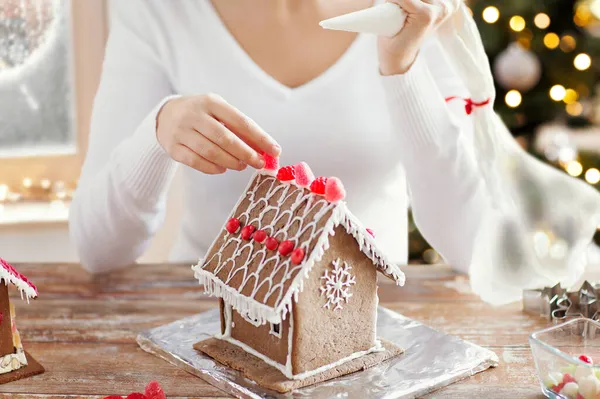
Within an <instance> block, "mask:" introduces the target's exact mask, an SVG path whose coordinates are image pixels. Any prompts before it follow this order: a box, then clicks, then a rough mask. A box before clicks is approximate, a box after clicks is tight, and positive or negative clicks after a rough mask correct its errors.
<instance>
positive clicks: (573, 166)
mask: <svg viewBox="0 0 600 399" xmlns="http://www.w3.org/2000/svg"><path fill="white" fill-rule="evenodd" d="M566 171H567V173H568V174H570V175H571V176H573V177H577V176H579V175H581V173H582V172H583V166H581V164H580V163H579V162H577V161H572V162H569V163H568V164H567V167H566Z"/></svg>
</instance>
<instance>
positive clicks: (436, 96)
mask: <svg viewBox="0 0 600 399" xmlns="http://www.w3.org/2000/svg"><path fill="white" fill-rule="evenodd" d="M382 80H383V84H384V90H385V92H386V98H387V103H388V108H389V112H390V116H391V124H392V129H394V130H395V131H396V132H398V134H399V135H400V137H399V140H400V146H399V150H398V152H399V156H400V157H401V160H402V162H403V165H404V168H405V171H406V177H407V181H408V185H409V190H410V196H411V206H412V211H413V216H414V220H415V223H416V224H417V226H418V228H419V230H420V231H421V233H422V234H423V236H424V237H425V238H426V239H427V240H428V241H429V243H430V244H431V245H432V246H433V247H434V248H435V249H436V250H437V251H438V252H439V253H440V255H441V256H442V257H443V258H444V260H445V261H446V262H448V263H449V264H451V265H452V266H453V267H454V268H455V269H458V270H460V271H463V272H466V271H468V269H469V266H470V264H471V260H472V254H473V248H474V241H475V236H476V234H477V231H478V230H479V227H480V223H481V220H482V219H483V216H484V215H485V212H488V211H489V210H490V209H491V203H490V201H489V198H488V196H487V193H486V190H485V187H484V182H483V178H482V176H481V174H480V171H479V169H478V166H477V163H476V160H475V155H474V153H473V147H472V135H473V124H472V122H471V118H470V116H469V115H467V114H466V112H465V103H464V102H462V101H460V100H456V101H454V102H451V103H449V104H447V103H446V101H445V98H447V97H450V96H458V97H462V96H466V93H465V92H466V89H465V88H464V87H462V85H461V82H460V80H459V79H458V78H457V77H456V75H455V74H454V73H452V70H451V68H450V66H449V64H448V62H447V61H446V59H445V57H444V52H443V50H442V49H441V48H440V47H439V44H438V43H437V42H435V41H433V40H432V42H431V43H429V44H428V45H427V46H426V47H425V48H424V49H423V50H422V52H421V54H420V55H419V56H418V58H417V60H416V62H415V63H414V65H413V66H412V67H411V69H410V70H409V71H408V72H407V73H405V74H404V75H394V76H382Z"/></svg>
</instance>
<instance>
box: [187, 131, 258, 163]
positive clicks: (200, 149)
mask: <svg viewBox="0 0 600 399" xmlns="http://www.w3.org/2000/svg"><path fill="white" fill-rule="evenodd" d="M199 133H203V132H197V131H195V130H191V129H190V130H186V131H185V132H183V133H182V134H181V137H180V139H179V140H180V144H182V145H184V146H185V147H187V148H189V149H190V150H192V151H194V152H195V153H196V154H198V155H199V156H200V157H202V158H203V159H206V160H207V161H209V162H212V163H214V164H215V165H219V166H222V167H224V168H227V169H232V170H244V169H246V165H247V163H246V162H243V161H241V160H239V159H238V158H236V157H235V156H233V155H231V154H230V153H229V152H228V151H227V148H223V147H222V146H221V145H220V144H218V143H214V142H213V141H211V139H209V138H207V137H205V135H206V133H204V135H203V134H199ZM229 134H231V135H233V133H231V132H229ZM234 137H235V136H234ZM238 140H239V139H238Z"/></svg>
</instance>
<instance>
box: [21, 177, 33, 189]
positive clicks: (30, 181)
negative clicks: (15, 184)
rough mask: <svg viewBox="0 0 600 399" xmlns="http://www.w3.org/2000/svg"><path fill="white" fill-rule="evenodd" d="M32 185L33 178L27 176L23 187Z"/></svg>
mask: <svg viewBox="0 0 600 399" xmlns="http://www.w3.org/2000/svg"><path fill="white" fill-rule="evenodd" d="M32 185H33V180H31V179H30V178H29V177H26V178H24V179H23V187H24V188H31V186H32Z"/></svg>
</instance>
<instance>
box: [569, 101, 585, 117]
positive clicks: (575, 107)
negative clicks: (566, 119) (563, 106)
mask: <svg viewBox="0 0 600 399" xmlns="http://www.w3.org/2000/svg"><path fill="white" fill-rule="evenodd" d="M567 113H568V114H569V115H571V116H580V115H581V114H582V113H583V105H581V103H578V102H574V103H571V104H567Z"/></svg>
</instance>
